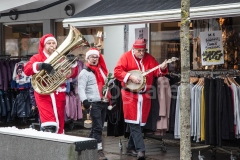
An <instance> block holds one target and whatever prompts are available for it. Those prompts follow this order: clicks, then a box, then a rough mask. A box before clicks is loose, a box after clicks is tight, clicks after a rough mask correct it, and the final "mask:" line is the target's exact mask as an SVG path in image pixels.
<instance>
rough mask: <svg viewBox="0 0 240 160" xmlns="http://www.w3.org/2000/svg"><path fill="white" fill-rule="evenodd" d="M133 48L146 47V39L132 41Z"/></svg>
mask: <svg viewBox="0 0 240 160" xmlns="http://www.w3.org/2000/svg"><path fill="white" fill-rule="evenodd" d="M133 48H144V49H145V48H146V41H145V39H137V40H136V41H135V42H134V43H133Z"/></svg>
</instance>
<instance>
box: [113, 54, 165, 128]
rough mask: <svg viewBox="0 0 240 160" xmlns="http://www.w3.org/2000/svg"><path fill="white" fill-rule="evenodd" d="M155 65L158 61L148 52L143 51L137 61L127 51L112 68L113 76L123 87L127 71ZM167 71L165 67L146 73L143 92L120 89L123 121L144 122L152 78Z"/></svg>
mask: <svg viewBox="0 0 240 160" xmlns="http://www.w3.org/2000/svg"><path fill="white" fill-rule="evenodd" d="M157 65H159V64H158V62H157V61H156V60H155V58H154V57H153V56H151V55H150V54H149V53H145V55H144V57H143V58H142V59H141V60H140V61H138V60H137V59H136V58H135V56H134V54H133V52H132V51H128V52H126V53H124V54H123V55H122V56H121V57H120V59H119V61H118V63H117V65H116V67H115V69H114V77H116V78H117V79H118V80H119V81H121V82H122V83H121V84H122V86H123V88H124V86H125V83H126V82H127V80H128V78H129V76H130V74H129V73H128V72H129V71H131V70H141V71H147V70H149V69H152V68H154V67H155V66H157ZM167 72H168V70H167V69H165V70H161V69H157V70H155V71H153V72H151V73H149V74H148V75H146V87H145V88H144V89H143V92H144V93H143V94H141V93H139V94H138V93H133V92H129V91H126V90H123V89H122V90H121V93H122V100H123V111H124V119H125V122H127V123H134V124H139V123H140V125H141V126H144V125H145V124H146V121H147V118H148V114H149V111H150V107H151V99H150V97H151V96H150V93H149V90H150V88H151V86H152V82H153V78H154V77H158V76H159V75H165V74H166V73H167ZM156 96H157V95H156ZM156 98H157V97H156Z"/></svg>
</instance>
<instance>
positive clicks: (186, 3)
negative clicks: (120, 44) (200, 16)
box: [180, 0, 191, 160]
mask: <svg viewBox="0 0 240 160" xmlns="http://www.w3.org/2000/svg"><path fill="white" fill-rule="evenodd" d="M189 9H190V0H181V29H180V40H181V88H180V136H181V139H180V160H190V159H191V140H190V137H191V134H190V85H189V84H190V82H189V70H190V53H189V24H190V19H189V17H190V12H189Z"/></svg>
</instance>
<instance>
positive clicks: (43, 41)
mask: <svg viewBox="0 0 240 160" xmlns="http://www.w3.org/2000/svg"><path fill="white" fill-rule="evenodd" d="M49 40H54V41H55V42H56V44H57V40H56V39H55V38H54V36H53V35H52V34H45V35H43V36H42V38H41V39H40V43H39V49H38V53H42V51H43V48H44V45H45V44H46V42H47V41H49Z"/></svg>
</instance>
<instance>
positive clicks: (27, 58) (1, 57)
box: [0, 55, 32, 60]
mask: <svg viewBox="0 0 240 160" xmlns="http://www.w3.org/2000/svg"><path fill="white" fill-rule="evenodd" d="M31 56H32V55H25V56H11V55H0V59H6V60H9V59H21V60H29V58H30V57H31Z"/></svg>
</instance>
